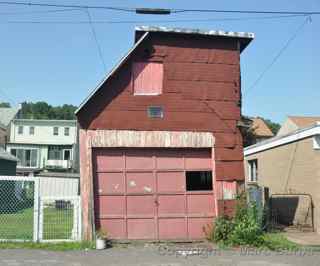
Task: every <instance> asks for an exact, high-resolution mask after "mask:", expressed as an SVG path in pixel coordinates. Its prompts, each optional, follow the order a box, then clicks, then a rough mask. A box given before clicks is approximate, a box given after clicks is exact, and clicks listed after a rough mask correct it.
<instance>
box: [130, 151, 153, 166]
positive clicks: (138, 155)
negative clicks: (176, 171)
mask: <svg viewBox="0 0 320 266" xmlns="http://www.w3.org/2000/svg"><path fill="white" fill-rule="evenodd" d="M126 168H127V169H154V168H155V162H154V158H153V152H152V151H149V150H128V151H127V152H126Z"/></svg>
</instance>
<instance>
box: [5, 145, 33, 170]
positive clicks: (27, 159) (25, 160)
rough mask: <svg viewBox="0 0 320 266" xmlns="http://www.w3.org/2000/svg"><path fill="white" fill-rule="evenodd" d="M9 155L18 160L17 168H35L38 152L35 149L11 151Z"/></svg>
mask: <svg viewBox="0 0 320 266" xmlns="http://www.w3.org/2000/svg"><path fill="white" fill-rule="evenodd" d="M10 152H11V154H12V155H14V156H16V157H17V158H18V160H19V161H18V166H19V167H37V162H38V150H36V149H11V151H10Z"/></svg>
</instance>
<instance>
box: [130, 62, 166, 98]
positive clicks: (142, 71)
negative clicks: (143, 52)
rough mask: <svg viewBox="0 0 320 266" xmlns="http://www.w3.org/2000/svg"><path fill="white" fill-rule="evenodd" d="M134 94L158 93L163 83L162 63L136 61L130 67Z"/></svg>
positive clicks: (160, 91)
mask: <svg viewBox="0 0 320 266" xmlns="http://www.w3.org/2000/svg"><path fill="white" fill-rule="evenodd" d="M132 75H133V92H134V95H160V94H161V93H162V85H163V64H162V63H156V62H147V63H146V62H136V63H133V67H132Z"/></svg>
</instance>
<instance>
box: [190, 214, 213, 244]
mask: <svg viewBox="0 0 320 266" xmlns="http://www.w3.org/2000/svg"><path fill="white" fill-rule="evenodd" d="M212 222H213V217H212V218H211V217H206V218H188V233H189V235H188V236H189V239H203V238H205V237H206V235H205V231H204V230H205V228H207V227H208V225H209V226H210V225H211V224H212Z"/></svg>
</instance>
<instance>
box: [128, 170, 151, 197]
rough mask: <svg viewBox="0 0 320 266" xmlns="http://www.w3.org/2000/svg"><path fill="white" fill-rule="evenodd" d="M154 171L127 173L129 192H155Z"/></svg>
mask: <svg viewBox="0 0 320 266" xmlns="http://www.w3.org/2000/svg"><path fill="white" fill-rule="evenodd" d="M154 183H155V178H154V175H153V172H142V173H141V172H132V173H127V193H154V189H155V184H154Z"/></svg>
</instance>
